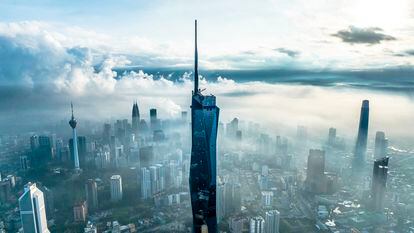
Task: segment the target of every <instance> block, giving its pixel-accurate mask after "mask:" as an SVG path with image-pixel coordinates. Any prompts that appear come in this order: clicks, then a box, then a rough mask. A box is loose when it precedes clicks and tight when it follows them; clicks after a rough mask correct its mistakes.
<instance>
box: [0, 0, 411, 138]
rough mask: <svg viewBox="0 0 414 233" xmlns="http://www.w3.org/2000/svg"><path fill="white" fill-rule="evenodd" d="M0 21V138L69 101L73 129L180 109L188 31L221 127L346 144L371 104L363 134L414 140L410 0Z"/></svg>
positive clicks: (13, 8)
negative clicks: (237, 125)
mask: <svg viewBox="0 0 414 233" xmlns="http://www.w3.org/2000/svg"><path fill="white" fill-rule="evenodd" d="M0 12H1V14H0V113H1V114H0V133H1V132H3V133H4V132H5V131H6V132H7V130H8V129H10V128H16V127H26V128H27V129H31V127H30V126H31V125H35V124H41V123H44V122H52V121H56V120H60V119H65V117H66V116H67V115H68V114H69V111H70V108H69V106H70V104H69V103H70V101H73V102H74V104H75V108H76V111H77V113H78V118H79V119H81V120H80V123H81V121H82V119H85V120H86V119H88V120H91V119H99V120H107V119H109V118H112V117H115V118H116V117H129V115H130V107H131V106H130V105H131V103H132V102H133V101H134V100H138V102H139V105H140V109H141V112H143V113H144V116H145V114H146V113H147V110H149V108H150V107H156V108H158V109H159V112H160V116H161V117H171V116H178V115H179V113H180V112H181V111H183V110H187V111H188V110H189V105H190V93H191V85H192V83H191V82H192V64H193V53H194V51H193V46H194V41H193V36H194V19H198V23H199V59H200V67H201V75H202V85H204V87H206V88H207V91H206V93H214V94H215V95H216V96H217V98H218V104H219V106H220V107H221V109H222V115H221V119H222V121H224V122H226V121H229V120H231V119H232V117H239V118H241V119H243V120H249V121H256V122H263V124H268V125H272V126H273V128H272V131H273V132H272V133H277V132H278V131H282V128H283V126H288V127H290V128H291V129H294V128H295V127H296V125H307V126H309V128H311V129H314V131H315V132H319V131H320V132H324V130H326V131H327V129H328V128H329V127H331V126H335V127H338V132H339V134H340V132H341V130H342V131H343V134H344V135H347V136H349V137H352V136H354V135H356V132H355V129H356V127H357V124H358V120H357V119H358V114H359V108H360V104H361V101H362V100H363V99H370V101H371V105H372V112H373V114H372V115H371V116H372V121H371V122H372V130H373V131H375V130H384V131H386V133H387V135H389V136H390V137H391V138H394V139H396V138H398V139H404V140H405V141H413V140H414V136H413V135H412V133H411V132H413V131H414V126H413V124H412V123H411V121H412V117H413V116H414V112H413V111H414V101H413V98H414V69H413V66H414V47H413V44H414V2H413V1H412V0H393V1H390V0H364V1H360V0H313V1H308V0H261V1H258V0H255V1H253V0H251V1H250V0H244V1H235V0H227V1H216V0H212V1H198V0H197V1H183V0H177V1H158V0H154V1H132V0H118V1H109V0H89V1H80V0H72V1H52V0H35V1H28V0H20V1H11V0H2V1H0ZM131 70H134V72H130V71H131ZM66 118H67V117H66ZM80 125H81V124H80ZM372 135H374V133H372ZM394 141H395V140H394ZM391 142H392V140H391Z"/></svg>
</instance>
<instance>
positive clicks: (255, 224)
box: [249, 216, 265, 233]
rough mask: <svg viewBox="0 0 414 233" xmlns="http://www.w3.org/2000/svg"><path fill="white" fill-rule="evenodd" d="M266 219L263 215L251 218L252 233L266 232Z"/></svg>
mask: <svg viewBox="0 0 414 233" xmlns="http://www.w3.org/2000/svg"><path fill="white" fill-rule="evenodd" d="M264 223H265V222H264V219H263V217H262V216H257V217H253V218H251V219H250V231H249V232H250V233H264V232H265V230H264Z"/></svg>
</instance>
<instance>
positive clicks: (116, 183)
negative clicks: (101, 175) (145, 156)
mask: <svg viewBox="0 0 414 233" xmlns="http://www.w3.org/2000/svg"><path fill="white" fill-rule="evenodd" d="M120 200H122V178H121V176H120V175H113V176H111V201H113V202H117V201H120Z"/></svg>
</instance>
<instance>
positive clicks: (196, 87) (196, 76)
mask: <svg viewBox="0 0 414 233" xmlns="http://www.w3.org/2000/svg"><path fill="white" fill-rule="evenodd" d="M196 93H198V51H197V20H195V47H194V94H196Z"/></svg>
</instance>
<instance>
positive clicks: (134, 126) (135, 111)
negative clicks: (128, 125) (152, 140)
mask: <svg viewBox="0 0 414 233" xmlns="http://www.w3.org/2000/svg"><path fill="white" fill-rule="evenodd" d="M139 117H140V116H139V109H138V103H137V102H135V103H134V104H133V105H132V132H133V133H134V134H135V135H136V134H138V128H139V121H140V119H139Z"/></svg>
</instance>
